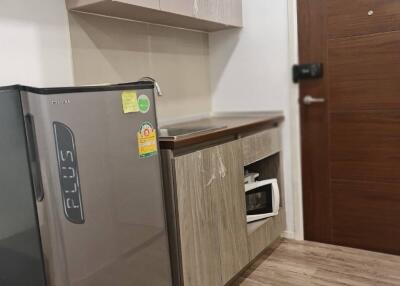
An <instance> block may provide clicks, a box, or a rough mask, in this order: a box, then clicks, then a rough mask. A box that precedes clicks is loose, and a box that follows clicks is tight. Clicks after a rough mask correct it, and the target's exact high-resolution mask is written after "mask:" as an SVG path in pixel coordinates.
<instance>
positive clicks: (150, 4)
mask: <svg viewBox="0 0 400 286" xmlns="http://www.w3.org/2000/svg"><path fill="white" fill-rule="evenodd" d="M118 1H119V2H123V3H126V4H130V5H136V6H140V7H145V8H151V9H157V10H159V9H160V0H118Z"/></svg>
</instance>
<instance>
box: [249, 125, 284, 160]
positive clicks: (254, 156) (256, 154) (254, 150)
mask: <svg viewBox="0 0 400 286" xmlns="http://www.w3.org/2000/svg"><path fill="white" fill-rule="evenodd" d="M242 150H243V160H244V165H249V164H251V163H254V162H257V161H258V160H261V159H264V158H266V157H268V156H271V155H273V154H275V153H277V152H279V151H280V150H281V137H280V129H279V128H273V129H269V130H265V131H262V132H259V133H256V134H254V135H250V136H248V137H244V138H242Z"/></svg>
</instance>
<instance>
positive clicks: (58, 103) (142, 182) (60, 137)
mask: <svg viewBox="0 0 400 286" xmlns="http://www.w3.org/2000/svg"><path fill="white" fill-rule="evenodd" d="M122 93H123V91H98V92H90V91H87V92H78V93H63V94H53V95H41V94H34V93H32V92H27V93H26V94H25V95H24V96H23V104H24V110H25V113H26V115H28V114H30V115H32V116H33V120H34V124H35V132H36V137H37V145H38V153H39V158H40V163H41V164H40V165H41V173H42V177H43V189H44V199H43V201H42V202H40V203H38V212H39V222H40V229H41V232H42V240H43V245H44V255H45V258H46V262H47V264H46V266H47V269H48V270H49V271H48V273H49V281H50V286H110V285H115V286H134V285H135V286H155V285H157V286H163V285H165V286H167V285H168V286H169V285H172V282H171V271H170V260H169V251H168V238H167V231H166V226H165V215H164V204H163V194H162V182H161V172H160V161H159V155H158V153H157V154H154V156H150V157H144V158H141V157H140V156H139V151H138V136H139V135H138V132H139V131H140V128H141V126H142V125H143V124H144V123H145V124H150V125H152V126H153V127H154V128H155V129H156V130H157V126H156V116H155V107H154V97H153V91H152V90H150V89H145V90H136V93H137V97H139V96H140V95H145V96H146V97H147V98H148V99H149V101H150V109H149V110H148V112H146V113H142V112H132V113H124V112H123V106H122ZM130 108H132V106H130ZM144 111H145V109H144ZM61 141H62V142H61ZM157 148H158V147H157Z"/></svg>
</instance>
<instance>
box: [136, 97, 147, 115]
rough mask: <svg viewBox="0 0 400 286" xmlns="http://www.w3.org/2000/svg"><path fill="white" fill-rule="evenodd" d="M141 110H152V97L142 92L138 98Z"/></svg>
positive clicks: (143, 111)
mask: <svg viewBox="0 0 400 286" xmlns="http://www.w3.org/2000/svg"><path fill="white" fill-rule="evenodd" d="M138 105H139V111H140V112H141V113H147V112H149V110H150V99H149V97H148V96H147V95H145V94H141V95H140V96H139V98H138Z"/></svg>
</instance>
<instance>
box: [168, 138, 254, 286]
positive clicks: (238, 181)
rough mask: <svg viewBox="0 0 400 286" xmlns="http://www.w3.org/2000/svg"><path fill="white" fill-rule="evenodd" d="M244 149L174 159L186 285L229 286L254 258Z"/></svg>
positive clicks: (233, 146) (233, 145)
mask: <svg viewBox="0 0 400 286" xmlns="http://www.w3.org/2000/svg"><path fill="white" fill-rule="evenodd" d="M240 148H241V146H240V142H239V141H233V142H230V143H227V144H223V145H219V146H216V147H212V148H208V149H204V150H202V151H197V152H194V153H190V154H188V155H183V156H180V157H176V158H175V159H174V164H175V170H176V192H177V201H178V213H179V227H180V240H181V253H182V254H181V255H182V267H183V279H184V284H185V286H202V285H210V286H212V285H218V286H220V285H224V284H225V283H226V282H228V281H229V280H230V279H231V278H233V276H234V275H236V274H237V273H238V272H239V271H240V270H241V269H242V268H243V267H244V266H245V265H246V264H247V263H248V262H249V255H248V249H247V227H246V213H245V197H244V188H243V159H242V156H241V152H240Z"/></svg>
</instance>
